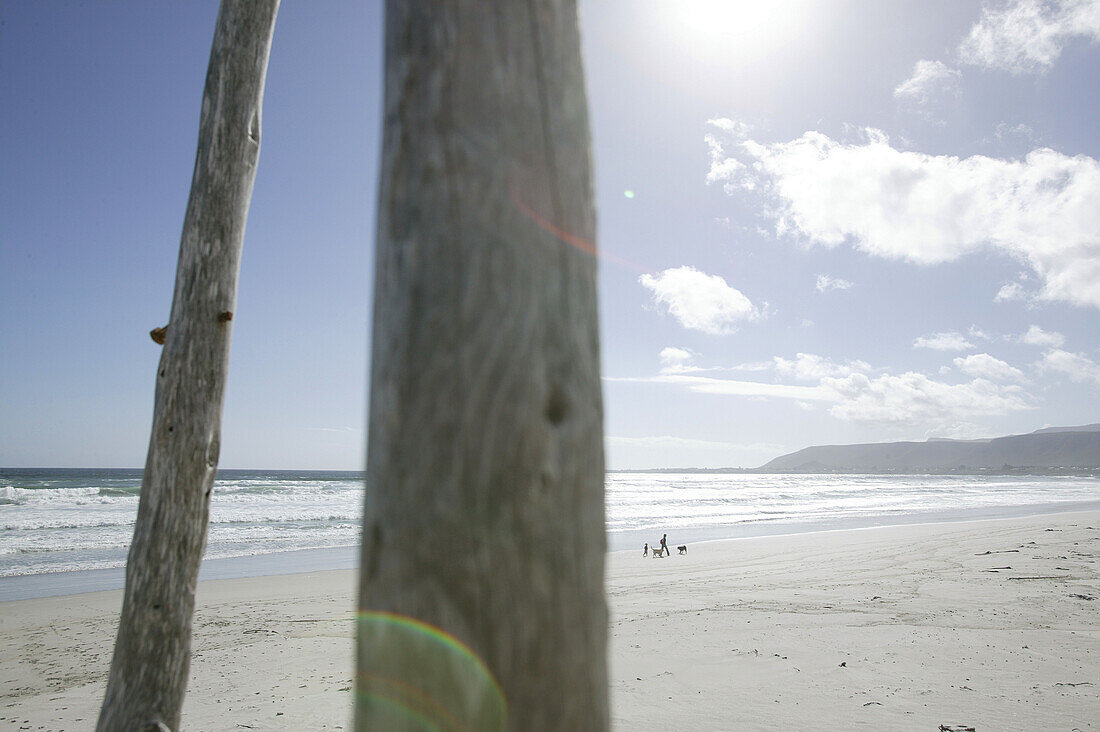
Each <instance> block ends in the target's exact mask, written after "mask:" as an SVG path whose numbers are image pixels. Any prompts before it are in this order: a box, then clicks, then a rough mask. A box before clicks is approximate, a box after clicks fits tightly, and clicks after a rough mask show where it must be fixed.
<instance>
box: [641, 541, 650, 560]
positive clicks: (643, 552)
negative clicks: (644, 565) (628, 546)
mask: <svg viewBox="0 0 1100 732" xmlns="http://www.w3.org/2000/svg"><path fill="white" fill-rule="evenodd" d="M642 556H643V557H648V556H649V542H646V545H645V547H644V548H643V549H642Z"/></svg>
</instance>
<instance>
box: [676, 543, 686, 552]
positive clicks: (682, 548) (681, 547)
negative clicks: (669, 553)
mask: <svg viewBox="0 0 1100 732" xmlns="http://www.w3.org/2000/svg"><path fill="white" fill-rule="evenodd" d="M676 548H677V549H679V550H680V553H681V554H687V553H688V548H687V544H684V545H683V546H678V547H676Z"/></svg>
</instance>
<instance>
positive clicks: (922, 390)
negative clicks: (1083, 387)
mask: <svg viewBox="0 0 1100 732" xmlns="http://www.w3.org/2000/svg"><path fill="white" fill-rule="evenodd" d="M802 360H803V364H804V365H805V366H806V370H805V371H804V373H803V376H804V377H806V378H807V379H809V378H810V376H811V371H812V366H813V365H815V364H816V365H818V366H819V367H820V368H819V369H818V372H817V373H818V374H824V373H826V372H829V371H830V370H831V371H833V373H843V372H844V371H846V370H847V371H849V373H847V375H843V376H828V375H821V376H819V377H818V379H817V381H818V383H817V385H816V386H799V385H793V384H768V383H762V382H756V381H742V380H738V379H722V378H715V377H713V376H700V375H694V374H680V373H676V374H673V373H661V374H658V375H656V376H650V377H641V378H607V381H626V382H636V383H651V384H669V385H673V386H679V387H682V388H684V389H687V390H688V391H691V392H694V393H698V394H715V395H722V396H734V397H744V398H748V399H761V398H769V399H771V398H775V399H790V400H792V401H794V402H795V404H796V405H797V406H798V407H800V408H802V409H808V408H812V406H813V404H814V403H822V402H824V403H826V404H828V405H830V406H829V414H831V415H832V416H833V417H835V418H837V419H840V420H843V421H848V422H864V423H883V424H887V423H889V424H907V425H919V424H923V425H926V426H930V427H935V428H942V427H944V426H945V425H952V424H957V423H958V422H960V421H962V420H965V419H968V418H972V417H975V416H990V415H1003V414H1007V413H1009V412H1013V411H1018V410H1023V409H1031V408H1032V407H1031V404H1030V403H1029V399H1030V397H1029V395H1028V394H1027V392H1025V391H1024V390H1023V389H1022V387H1020V386H1018V385H1016V384H997V383H994V382H992V381H990V380H989V379H985V378H975V379H973V380H972V381H970V382H966V383H961V384H949V383H946V382H942V381H935V380H933V379H930V378H928V377H927V376H925V375H924V374H919V373H913V372H909V373H904V374H900V375H896V376H895V375H891V374H882V375H879V376H876V377H870V376H868V375H866V374H864V373H861V372H859V371H857V370H856V369H855V368H853V367H852V366H849V367H847V368H845V367H838V366H837V365H835V364H829V362H828V361H827V360H825V359H821V358H820V357H817V356H809V357H804V358H803V359H802ZM992 360H993V361H996V359H992ZM775 362H776V363H777V364H779V363H780V359H775ZM787 363H788V364H794V363H797V361H795V362H787ZM971 363H976V362H971ZM1001 363H1003V362H1001ZM852 364H858V365H859V367H860V368H862V367H863V366H866V364H864V363H863V362H861V361H855V362H852ZM985 365H986V366H987V367H988V366H989V365H990V364H989V363H986V364H985ZM1005 366H1007V368H1008V369H1010V370H1011V369H1012V367H1011V366H1008V365H1007V364H1005ZM784 368H786V366H784ZM791 368H792V369H793V368H794V367H793V366H792V367H791ZM777 371H778V368H777ZM1009 373H1011V371H1010V372H1009Z"/></svg>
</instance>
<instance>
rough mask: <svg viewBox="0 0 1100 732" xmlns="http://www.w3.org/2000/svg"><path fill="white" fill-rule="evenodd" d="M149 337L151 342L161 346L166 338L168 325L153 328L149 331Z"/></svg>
mask: <svg viewBox="0 0 1100 732" xmlns="http://www.w3.org/2000/svg"><path fill="white" fill-rule="evenodd" d="M149 337H150V338H152V339H153V343H156V344H157V345H158V346H163V345H164V341H166V340H167V339H168V326H167V325H166V326H164V327H163V328H153V329H152V330H151V331H149Z"/></svg>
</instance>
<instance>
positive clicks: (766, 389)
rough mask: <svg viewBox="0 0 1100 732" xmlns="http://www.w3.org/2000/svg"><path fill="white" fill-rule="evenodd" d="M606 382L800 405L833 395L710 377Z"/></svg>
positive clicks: (812, 388) (805, 388) (811, 388)
mask: <svg viewBox="0 0 1100 732" xmlns="http://www.w3.org/2000/svg"><path fill="white" fill-rule="evenodd" d="M608 381H636V382H648V383H656V384H675V385H677V386H683V387H685V388H686V389H687V390H688V391H692V392H695V393H696V394H722V395H724V396H743V397H774V398H777V399H799V400H802V401H832V400H833V399H835V395H834V394H833V393H832V392H831V391H829V390H828V389H823V388H821V387H819V386H793V385H789V384H765V383H762V382H759V381H741V380H738V379H718V378H714V377H712V376H689V375H686V374H659V375H657V376H650V377H644V378H625V379H616V378H609V379H608Z"/></svg>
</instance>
